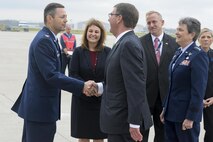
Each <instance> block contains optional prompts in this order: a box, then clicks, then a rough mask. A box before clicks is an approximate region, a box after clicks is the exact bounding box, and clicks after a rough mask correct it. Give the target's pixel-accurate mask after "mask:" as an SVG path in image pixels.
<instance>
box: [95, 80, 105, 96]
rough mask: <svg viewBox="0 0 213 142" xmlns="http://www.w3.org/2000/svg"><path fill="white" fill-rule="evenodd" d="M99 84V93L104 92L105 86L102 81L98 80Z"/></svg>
mask: <svg viewBox="0 0 213 142" xmlns="http://www.w3.org/2000/svg"><path fill="white" fill-rule="evenodd" d="M97 85H98V94H103V92H104V88H103V84H102V82H98V83H97Z"/></svg>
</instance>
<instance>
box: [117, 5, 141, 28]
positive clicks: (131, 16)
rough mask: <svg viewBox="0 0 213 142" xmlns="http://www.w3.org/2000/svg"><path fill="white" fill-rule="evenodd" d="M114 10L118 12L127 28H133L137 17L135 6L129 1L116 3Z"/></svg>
mask: <svg viewBox="0 0 213 142" xmlns="http://www.w3.org/2000/svg"><path fill="white" fill-rule="evenodd" d="M114 7H115V8H116V12H117V13H118V14H120V15H121V16H122V18H123V21H124V26H126V27H127V28H133V29H134V28H135V26H136V25H137V23H138V19H139V12H138V10H137V9H136V7H135V6H134V5H132V4H130V3H118V4H116V5H115V6H114Z"/></svg>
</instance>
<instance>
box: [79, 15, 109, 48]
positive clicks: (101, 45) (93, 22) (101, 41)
mask: <svg viewBox="0 0 213 142" xmlns="http://www.w3.org/2000/svg"><path fill="white" fill-rule="evenodd" d="M92 25H94V26H97V27H98V28H100V31H101V37H100V39H99V41H98V45H97V47H96V51H100V50H102V49H103V48H104V42H105V40H106V31H105V28H104V26H103V24H102V23H101V21H99V20H96V19H94V18H91V19H90V20H89V21H88V22H87V25H86V27H85V30H84V33H83V36H82V45H81V46H82V48H88V39H87V31H88V29H89V27H91V26H92Z"/></svg>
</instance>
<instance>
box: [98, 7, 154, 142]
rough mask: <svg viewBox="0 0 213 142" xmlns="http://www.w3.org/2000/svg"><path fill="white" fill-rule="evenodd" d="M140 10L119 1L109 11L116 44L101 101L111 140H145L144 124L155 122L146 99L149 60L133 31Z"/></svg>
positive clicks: (102, 118)
mask: <svg viewBox="0 0 213 142" xmlns="http://www.w3.org/2000/svg"><path fill="white" fill-rule="evenodd" d="M138 17H139V14H138V10H137V9H136V8H135V6H134V5H132V4H129V3H119V4H116V5H115V6H114V8H113V11H112V12H111V13H109V22H110V32H111V33H112V34H113V35H114V36H115V37H116V44H115V46H114V47H113V48H112V50H111V52H110V53H109V55H108V58H107V60H106V68H105V82H104V93H103V96H102V102H101V112H100V125H101V130H102V131H103V132H105V133H107V134H108V142H133V141H141V140H142V137H143V136H142V134H141V133H140V125H141V127H144V128H145V129H148V128H150V127H151V125H152V120H151V114H150V111H149V106H148V102H147V98H146V59H145V54H144V51H143V48H142V45H141V43H140V40H139V39H138V37H137V36H136V35H135V33H134V32H133V29H134V28H135V26H136V24H137V21H138Z"/></svg>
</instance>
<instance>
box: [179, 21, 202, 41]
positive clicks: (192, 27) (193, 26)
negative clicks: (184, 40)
mask: <svg viewBox="0 0 213 142" xmlns="http://www.w3.org/2000/svg"><path fill="white" fill-rule="evenodd" d="M178 23H179V25H182V24H185V25H186V26H187V30H188V32H189V33H193V32H194V33H195V36H194V38H193V41H196V40H197V38H198V36H199V34H200V29H201V24H200V21H198V20H197V19H195V18H192V17H185V18H182V19H180V21H179V22H178Z"/></svg>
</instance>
